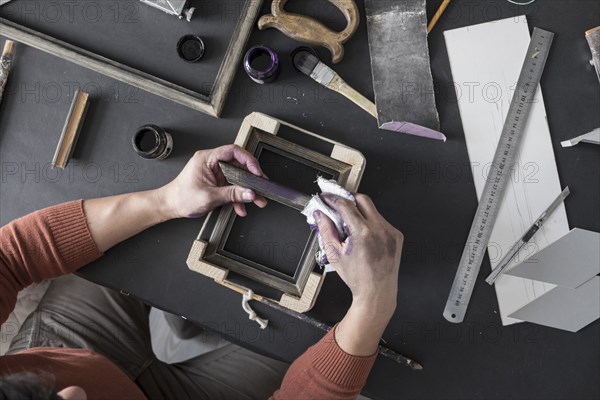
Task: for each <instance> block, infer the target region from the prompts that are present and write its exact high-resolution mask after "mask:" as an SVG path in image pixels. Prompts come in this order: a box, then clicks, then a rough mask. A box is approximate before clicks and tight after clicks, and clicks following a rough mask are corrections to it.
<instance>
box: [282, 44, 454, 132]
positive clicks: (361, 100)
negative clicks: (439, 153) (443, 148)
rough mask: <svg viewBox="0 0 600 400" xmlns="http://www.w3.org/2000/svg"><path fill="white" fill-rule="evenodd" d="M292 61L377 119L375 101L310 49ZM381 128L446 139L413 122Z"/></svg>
mask: <svg viewBox="0 0 600 400" xmlns="http://www.w3.org/2000/svg"><path fill="white" fill-rule="evenodd" d="M292 61H293V63H294V67H295V68H296V69H297V70H298V71H300V72H301V73H303V74H304V75H306V76H309V77H311V78H312V79H313V80H314V81H315V82H317V83H320V84H321V85H323V86H325V87H326V88H328V89H331V90H333V91H334V92H338V93H339V94H341V95H342V96H344V97H345V98H347V99H348V100H350V101H352V102H353V103H354V104H356V105H357V106H359V107H360V108H362V109H363V110H365V111H366V112H368V113H369V114H371V115H372V116H373V117H374V118H375V119H377V107H376V106H375V103H373V102H372V101H371V100H369V99H367V98H366V97H365V96H363V95H362V94H360V93H359V92H357V91H356V90H354V89H353V88H352V87H351V86H350V85H348V84H347V83H346V82H345V81H344V80H343V79H342V78H341V77H340V76H339V75H338V74H337V72H335V71H334V70H332V69H331V68H329V67H328V66H327V65H325V64H324V63H323V62H322V61H321V60H319V58H317V57H316V56H315V55H314V54H312V53H311V52H310V51H308V50H298V51H296V52H295V53H294V57H293V60H292ZM381 128H382V129H385V130H388V131H393V132H402V133H408V134H409V135H416V136H422V137H427V138H430V139H437V140H442V141H444V142H445V141H446V136H444V134H443V133H441V132H438V131H436V130H433V129H429V128H426V127H424V126H421V125H417V124H413V123H412V122H404V121H402V122H391V123H387V124H384V125H382V126H381Z"/></svg>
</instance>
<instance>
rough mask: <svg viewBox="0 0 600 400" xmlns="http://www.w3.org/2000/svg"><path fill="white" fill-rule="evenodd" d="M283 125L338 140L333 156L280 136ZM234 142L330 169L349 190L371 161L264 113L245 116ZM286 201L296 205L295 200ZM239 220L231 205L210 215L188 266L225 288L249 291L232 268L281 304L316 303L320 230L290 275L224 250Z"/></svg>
mask: <svg viewBox="0 0 600 400" xmlns="http://www.w3.org/2000/svg"><path fill="white" fill-rule="evenodd" d="M282 124H283V125H287V126H289V127H291V128H293V129H295V130H296V131H299V132H302V133H306V134H308V135H310V136H313V137H315V138H316V139H319V140H321V141H325V142H329V143H331V144H333V145H334V146H333V151H332V153H331V155H329V156H326V155H324V154H321V153H318V152H316V151H314V150H310V149H307V148H305V147H302V146H298V145H296V144H294V143H291V142H289V141H287V140H284V139H281V138H279V137H277V136H276V135H277V132H278V131H279V128H280V127H281V125H282ZM235 143H236V144H238V145H240V146H242V147H244V148H245V149H247V150H248V151H250V152H251V153H253V154H255V155H257V156H259V155H260V152H261V151H263V150H265V149H266V150H267V151H272V152H276V153H279V154H280V155H283V156H285V157H287V158H290V159H293V160H295V161H297V162H300V163H303V164H305V165H309V166H310V167H312V168H315V169H318V170H321V171H323V172H327V173H330V174H331V175H332V176H334V177H335V179H336V180H337V181H338V182H339V183H340V184H341V185H342V186H344V187H346V188H347V189H348V190H350V191H355V190H356V189H357V188H358V185H359V183H360V180H361V178H362V174H363V171H364V168H365V164H366V161H365V159H364V157H363V156H362V154H360V152H358V151H356V150H353V149H350V148H348V147H345V146H342V145H341V144H339V143H336V142H333V141H331V140H328V139H325V138H322V137H320V136H318V135H316V134H314V133H310V132H307V131H304V130H302V129H300V128H298V127H295V126H293V125H289V124H286V123H285V122H282V121H279V120H276V119H274V118H271V117H269V116H266V115H264V114H260V113H253V114H251V115H249V116H248V117H246V119H245V120H244V122H243V123H242V127H241V128H240V132H239V134H238V136H237V138H236V141H235ZM282 204H284V203H282ZM284 205H286V206H288V207H292V208H293V206H292V205H290V204H284ZM234 219H235V218H234V213H233V209H232V207H231V206H229V207H224V208H222V209H221V210H218V211H214V212H213V213H211V214H209V216H208V217H207V218H206V221H205V223H204V226H203V227H202V229H201V231H200V235H199V236H198V239H197V240H196V241H195V242H194V244H193V246H192V250H191V251H190V254H189V257H188V261H187V263H188V267H189V268H190V269H191V270H193V271H196V272H199V273H201V274H203V275H205V276H207V277H210V278H212V279H214V280H215V281H216V282H217V283H220V284H222V285H224V286H226V287H229V288H232V285H233V286H235V287H238V289H239V290H244V289H243V288H242V289H240V287H239V285H237V284H235V283H233V282H231V281H227V276H228V273H229V271H233V272H236V273H239V274H241V275H244V276H246V277H248V278H250V279H252V280H254V281H257V282H260V283H261V284H264V285H267V286H270V287H273V288H275V289H277V290H279V291H281V292H283V296H282V297H281V299H280V301H279V304H280V305H281V306H284V307H286V308H289V309H292V310H294V311H298V312H305V311H308V310H309V309H310V308H312V306H313V304H314V301H315V300H316V296H317V294H318V292H319V290H320V288H321V285H322V283H323V275H322V274H320V273H317V272H315V271H314V269H315V257H314V256H315V253H316V251H317V249H318V243H317V238H316V235H315V234H314V233H313V234H311V236H310V237H309V240H308V242H307V245H306V247H305V249H304V252H303V254H302V257H301V262H300V263H299V266H298V268H297V270H296V272H295V275H294V276H293V277H291V279H290V277H289V276H287V275H285V274H283V273H281V272H278V271H274V270H272V269H270V268H268V267H266V266H263V265H260V264H257V263H256V262H254V261H252V260H247V259H244V258H242V257H240V256H236V255H235V254H232V253H229V252H227V251H225V243H226V242H227V238H228V235H229V232H230V230H231V227H232V225H233V221H234ZM207 237H208V239H206V238H207ZM203 238H204V239H203ZM239 290H238V291H239Z"/></svg>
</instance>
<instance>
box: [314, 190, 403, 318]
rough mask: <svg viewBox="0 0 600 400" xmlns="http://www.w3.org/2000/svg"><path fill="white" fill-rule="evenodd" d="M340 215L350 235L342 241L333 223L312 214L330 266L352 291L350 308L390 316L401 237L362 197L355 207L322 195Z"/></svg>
mask: <svg viewBox="0 0 600 400" xmlns="http://www.w3.org/2000/svg"><path fill="white" fill-rule="evenodd" d="M322 198H323V200H324V201H325V202H326V203H327V205H328V206H329V207H331V208H332V209H334V210H335V211H337V212H338V213H339V214H340V215H341V216H342V219H343V220H344V222H345V223H346V226H347V227H348V230H349V232H350V235H349V236H348V238H346V240H344V241H343V242H342V241H341V240H340V237H339V235H338V233H337V230H336V229H335V225H334V224H333V222H332V221H331V220H330V219H329V218H328V217H327V216H326V215H325V214H323V213H321V212H319V211H317V212H315V215H314V217H315V220H316V221H317V224H318V226H319V232H320V233H321V236H322V238H323V241H324V243H325V252H326V254H327V259H328V260H329V262H330V264H331V265H332V266H333V267H334V268H335V270H336V271H337V273H338V274H339V276H340V277H341V278H342V280H343V281H344V282H345V283H346V284H347V285H348V287H349V288H350V290H351V291H352V297H353V306H357V307H361V308H362V307H367V308H370V309H371V310H372V311H375V310H377V311H379V312H382V313H386V312H387V313H389V316H390V317H391V314H393V312H394V310H395V308H396V296H397V291H398V270H399V268H400V257H401V254H402V246H403V243H404V236H403V235H402V233H401V232H400V231H398V230H397V229H395V228H394V227H393V226H392V225H390V224H389V223H388V222H387V221H386V220H385V219H384V218H383V217H382V216H381V214H379V212H378V211H377V209H376V208H375V205H374V204H373V201H372V200H371V199H370V198H369V197H368V196H366V195H363V194H358V195H356V205H354V204H353V203H352V202H351V201H349V200H346V199H344V198H342V197H338V196H334V195H328V194H326V195H323V196H322Z"/></svg>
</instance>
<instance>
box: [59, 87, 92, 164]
mask: <svg viewBox="0 0 600 400" xmlns="http://www.w3.org/2000/svg"><path fill="white" fill-rule="evenodd" d="M89 96H90V95H89V94H88V93H86V92H82V91H79V90H78V91H76V92H75V95H74V96H73V102H72V103H71V108H70V109H69V114H68V115H67V120H66V122H65V126H64V128H63V131H62V133H61V135H60V140H59V141H58V146H57V148H56V152H55V153H54V158H53V160H52V168H60V169H64V168H65V167H66V166H67V164H68V162H69V159H70V158H71V155H73V150H74V149H75V145H76V144H77V139H78V138H79V132H81V127H82V126H83V121H84V119H85V114H86V113H87V109H88V106H89Z"/></svg>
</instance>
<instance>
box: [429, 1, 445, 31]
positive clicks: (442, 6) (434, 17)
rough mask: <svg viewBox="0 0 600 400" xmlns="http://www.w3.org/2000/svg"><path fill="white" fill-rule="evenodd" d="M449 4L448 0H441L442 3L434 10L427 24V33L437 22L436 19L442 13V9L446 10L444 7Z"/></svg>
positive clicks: (438, 18) (437, 19)
mask: <svg viewBox="0 0 600 400" xmlns="http://www.w3.org/2000/svg"><path fill="white" fill-rule="evenodd" d="M449 4H450V0H444V1H443V2H442V5H441V6H440V8H438V10H437V11H436V12H435V15H434V16H433V18H431V21H430V22H429V25H427V33H430V32H431V31H432V30H433V27H434V26H435V25H436V24H437V23H438V21H439V20H440V18H441V17H442V14H444V11H446V8H447V7H448V5H449Z"/></svg>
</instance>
